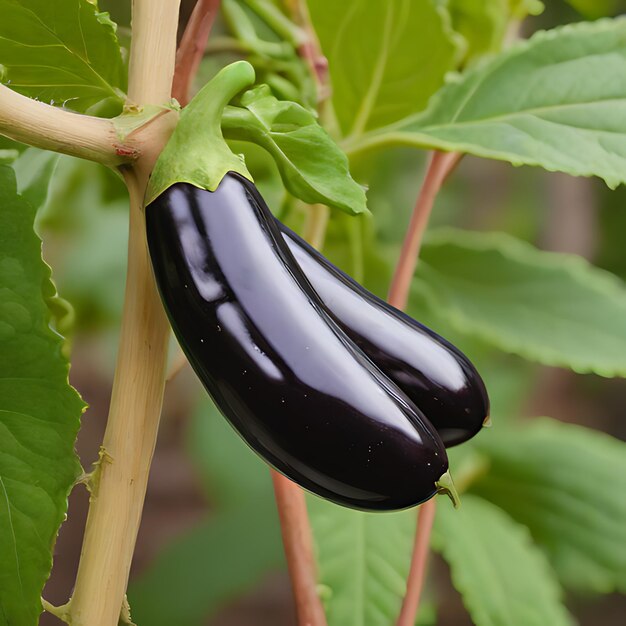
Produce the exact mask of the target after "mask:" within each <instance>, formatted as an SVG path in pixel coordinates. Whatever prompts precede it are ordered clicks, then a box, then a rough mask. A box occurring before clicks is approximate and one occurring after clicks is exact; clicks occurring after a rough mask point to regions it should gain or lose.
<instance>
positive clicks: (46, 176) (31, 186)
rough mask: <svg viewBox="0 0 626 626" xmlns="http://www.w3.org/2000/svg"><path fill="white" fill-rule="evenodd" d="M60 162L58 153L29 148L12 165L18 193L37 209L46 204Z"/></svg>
mask: <svg viewBox="0 0 626 626" xmlns="http://www.w3.org/2000/svg"><path fill="white" fill-rule="evenodd" d="M58 160H59V155H58V154H57V153H56V152H48V151H47V150H39V149H38V148H27V149H26V150H24V152H22V154H21V155H20V157H19V158H18V159H16V161H15V162H14V163H13V164H12V166H13V170H14V171H15V176H16V178H17V190H18V193H19V194H20V195H21V196H22V197H23V198H24V200H26V201H27V202H28V204H30V205H31V206H32V207H34V208H35V209H39V208H40V207H42V206H43V205H44V204H45V202H46V199H47V197H48V187H49V186H50V180H51V178H52V174H53V172H54V169H55V167H56V165H57V162H58Z"/></svg>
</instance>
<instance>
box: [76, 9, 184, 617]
mask: <svg viewBox="0 0 626 626" xmlns="http://www.w3.org/2000/svg"><path fill="white" fill-rule="evenodd" d="M178 9H179V0H134V2H133V38H132V46H131V58H130V70H129V98H130V99H131V100H132V101H133V102H134V103H136V104H141V105H143V104H156V105H161V104H166V103H168V102H169V100H170V91H171V84H172V76H173V72H174V60H175V46H176V28H177V24H178ZM174 117H175V116H173V115H163V116H160V117H159V118H158V119H156V120H155V121H154V122H153V123H152V124H151V126H152V133H153V135H152V136H153V141H152V144H151V145H150V146H147V149H146V150H145V152H144V153H143V154H142V156H141V158H140V159H138V161H137V162H136V163H135V164H134V166H133V167H132V168H128V169H125V170H124V176H125V179H126V182H127V185H128V189H129V193H130V233H129V248H128V270H127V278H126V295H125V301H124V312H123V318H122V329H121V336H120V347H119V352H118V357H117V364H116V370H115V379H114V381H113V393H112V397H111V406H110V409H109V417H108V421H107V427H106V432H105V435H104V441H103V445H102V454H101V462H100V465H99V479H98V481H97V484H96V485H94V493H93V494H92V497H91V502H90V507H89V515H88V518H87V526H86V529H85V537H84V539H83V547H82V552H81V558H80V563H79V567H78V574H77V578H76V585H75V588H74V595H73V597H72V600H71V601H70V618H71V619H70V621H71V623H72V625H73V626H117V624H118V620H119V618H120V614H121V611H122V607H123V603H124V594H125V591H126V586H127V583H128V576H129V571H130V565H131V562H132V555H133V551H134V547H135V542H136V538H137V533H138V530H139V524H140V521H141V512H142V508H143V501H144V498H145V493H146V487H147V481H148V473H149V469H150V463H151V460H152V455H153V452H154V447H155V443H156V436H157V430H158V424H159V417H160V413H161V405H162V400H163V387H164V381H165V367H166V357H167V345H168V337H169V325H168V323H167V319H166V317H165V314H164V311H163V307H162V305H161V302H160V300H159V297H158V294H157V291H156V287H155V284H154V279H153V277H152V269H151V266H150V259H149V256H148V250H147V245H146V237H145V220H144V215H143V198H144V193H145V187H146V184H147V180H148V175H149V172H150V171H151V169H152V167H153V165H154V161H155V159H156V157H157V155H158V154H159V152H160V150H161V149H162V147H163V145H164V144H165V142H166V141H167V138H168V136H169V133H170V132H171V130H172V123H173V121H174V119H173V118H174Z"/></svg>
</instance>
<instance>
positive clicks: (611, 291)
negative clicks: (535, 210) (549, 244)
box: [412, 229, 626, 377]
mask: <svg viewBox="0 0 626 626" xmlns="http://www.w3.org/2000/svg"><path fill="white" fill-rule="evenodd" d="M412 291H413V292H414V293H415V296H416V297H417V298H418V300H419V299H420V298H423V299H425V300H426V301H427V302H428V303H429V306H430V307H431V308H433V309H434V310H436V311H437V313H438V315H440V316H441V317H442V318H443V319H447V320H449V322H450V323H451V325H452V326H453V327H454V328H456V329H458V330H459V331H461V332H464V333H466V334H469V335H475V336H477V337H479V338H481V339H483V340H484V341H485V342H487V343H490V344H492V345H493V346H495V347H497V348H500V349H501V350H504V351H507V352H512V353H515V354H519V355H521V356H523V357H525V358H527V359H529V360H533V361H538V362H539V363H543V364H545V365H555V366H562V367H569V368H571V369H573V370H574V371H576V372H580V373H584V372H595V373H597V374H600V375H602V376H609V377H610V376H626V290H625V289H624V285H623V283H622V282H621V281H620V280H619V279H618V278H617V277H615V276H613V275H612V274H609V273H608V272H605V271H603V270H600V269H597V268H594V267H592V266H591V265H589V264H588V263H587V262H586V261H585V260H583V259H582V258H580V257H577V256H573V255H567V254H554V253H548V252H541V251H539V250H537V249H536V248H533V247H532V246H531V245H529V244H526V243H523V242H521V241H519V240H517V239H514V238H512V237H510V236H508V235H505V234H501V233H489V234H484V233H472V232H469V231H456V230H452V229H450V230H447V229H445V230H440V231H436V232H435V233H433V234H432V236H430V237H429V238H428V239H427V242H426V244H425V245H424V247H423V251H422V255H421V260H420V263H419V265H418V268H417V273H416V276H415V279H414V283H413V288H412Z"/></svg>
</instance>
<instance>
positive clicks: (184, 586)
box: [129, 396, 284, 626]
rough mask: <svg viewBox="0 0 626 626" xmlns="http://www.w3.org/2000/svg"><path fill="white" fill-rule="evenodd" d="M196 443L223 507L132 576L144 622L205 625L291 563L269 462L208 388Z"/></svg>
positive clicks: (135, 606)
mask: <svg viewBox="0 0 626 626" xmlns="http://www.w3.org/2000/svg"><path fill="white" fill-rule="evenodd" d="M188 447H189V448H190V452H191V455H192V457H193V459H194V461H195V464H196V467H197V468H198V470H199V473H200V477H201V479H202V481H203V483H204V485H205V487H206V489H207V492H208V493H209V494H210V495H211V496H216V504H217V507H218V510H217V512H216V513H214V514H212V515H211V516H210V517H209V518H208V519H207V520H206V521H204V522H203V523H201V524H200V525H198V526H197V527H195V528H193V529H192V530H191V531H189V532H187V533H185V534H184V535H183V536H181V537H180V538H178V539H176V540H175V541H174V542H173V543H172V544H171V545H170V546H167V547H166V548H165V549H164V550H163V551H162V552H161V553H160V554H159V556H158V557H157V558H156V561H155V562H154V563H153V564H152V565H151V566H150V567H149V568H148V570H147V571H146V572H145V573H144V574H143V575H142V576H141V577H140V578H139V579H138V580H137V581H135V582H133V583H131V588H130V593H129V595H130V604H131V607H132V613H133V618H136V620H137V621H138V623H140V624H150V625H151V626H171V625H172V624H176V625H177V626H200V624H204V623H205V622H206V617H207V616H208V615H209V614H213V613H215V612H216V611H217V610H218V609H219V608H221V607H222V606H223V605H224V604H225V603H226V602H227V601H230V600H232V599H233V598H235V597H237V596H238V595H241V594H242V593H244V592H245V591H247V590H249V589H250V588H251V587H252V586H253V585H254V584H256V583H257V582H258V581H259V580H260V579H261V578H262V577H263V576H264V575H265V574H267V572H269V571H270V570H273V569H274V570H276V569H279V568H282V567H284V562H283V555H282V545H281V536H280V525H279V522H278V516H277V512H276V504H275V503H274V498H273V491H272V482H271V480H270V473H269V470H268V468H267V466H266V465H265V464H264V463H263V461H261V460H260V459H259V458H258V456H257V455H256V454H254V452H252V450H251V449H250V448H248V446H247V445H246V444H245V443H244V442H243V440H242V439H241V438H240V437H239V436H238V435H237V434H236V433H235V431H234V430H233V429H232V427H231V426H230V425H229V424H228V423H227V422H226V420H225V419H224V418H223V417H222V416H221V415H220V413H219V411H218V410H217V408H216V407H215V405H214V404H213V402H212V401H211V400H210V399H209V398H208V397H206V396H204V398H203V400H202V401H201V402H200V404H199V405H198V407H197V408H196V409H195V410H194V413H193V416H192V421H191V428H190V432H189V434H188Z"/></svg>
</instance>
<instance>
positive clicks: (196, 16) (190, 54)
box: [172, 0, 220, 106]
mask: <svg viewBox="0 0 626 626" xmlns="http://www.w3.org/2000/svg"><path fill="white" fill-rule="evenodd" d="M219 6H220V0H198V2H196V6H195V7H194V8H193V11H192V13H191V17H190V18H189V21H188V22H187V26H186V27H185V32H184V33H183V37H182V39H181V40H180V45H179V46H178V50H177V52H176V69H175V71H174V81H173V83H172V97H174V98H176V100H178V101H179V102H180V103H181V104H182V105H183V106H185V105H186V104H187V103H188V102H189V95H190V92H191V85H192V83H193V79H194V77H195V76H196V73H197V72H198V67H199V66H200V61H201V60H202V57H203V56H204V50H205V48H206V43H207V41H208V39H209V34H210V32H211V28H213V22H214V21H215V16H216V15H217V11H218V9H219Z"/></svg>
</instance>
